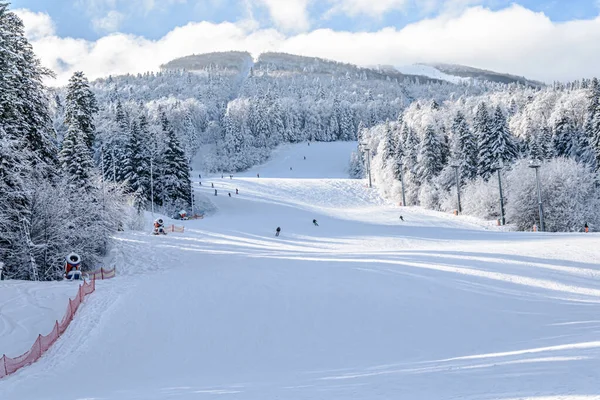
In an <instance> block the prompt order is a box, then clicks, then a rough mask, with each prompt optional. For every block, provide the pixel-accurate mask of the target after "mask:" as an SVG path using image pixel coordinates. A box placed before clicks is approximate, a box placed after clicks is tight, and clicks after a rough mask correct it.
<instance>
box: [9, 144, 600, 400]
mask: <svg viewBox="0 0 600 400" xmlns="http://www.w3.org/2000/svg"><path fill="white" fill-rule="evenodd" d="M353 146H355V143H316V144H315V143H313V144H311V145H310V146H308V145H307V144H306V143H302V144H298V145H293V146H287V147H284V148H281V149H279V150H278V152H276V153H275V154H274V156H273V157H272V159H271V161H269V162H267V163H266V164H264V165H262V166H260V167H256V168H252V169H250V170H249V171H248V172H246V173H243V174H240V175H236V176H234V177H233V179H230V178H229V177H228V176H225V177H224V178H221V176H220V175H218V176H213V177H203V186H202V187H199V186H198V183H197V182H196V183H195V190H196V194H197V196H202V195H204V196H205V198H206V199H209V200H210V201H211V202H212V203H213V204H214V207H215V209H216V210H218V211H217V212H216V213H215V214H214V215H212V216H210V217H208V218H206V219H204V220H198V221H186V222H184V224H185V228H186V231H185V233H183V234H177V233H174V234H169V235H168V236H166V237H156V236H151V235H149V233H148V232H138V233H136V232H128V233H124V234H121V236H119V237H118V242H119V246H120V248H121V250H122V251H123V253H124V254H125V255H126V260H125V263H124V264H123V266H122V268H121V274H120V276H119V277H118V278H117V279H114V280H112V281H108V282H105V283H104V285H102V287H100V288H99V289H98V290H97V291H96V293H94V294H93V295H92V296H90V297H89V298H88V299H87V300H86V302H85V303H84V305H83V307H82V308H81V309H80V311H79V314H78V315H77V317H76V318H75V320H74V322H73V324H72V325H71V326H70V328H69V329H68V331H67V332H66V333H65V335H64V336H63V337H62V338H61V339H59V341H58V342H57V344H56V345H55V346H54V347H53V348H52V349H51V350H50V351H49V352H48V353H46V355H45V356H44V357H43V358H42V359H41V360H40V361H39V362H38V363H36V364H35V365H32V366H30V367H27V368H25V369H23V370H21V371H20V372H18V373H17V374H15V375H14V376H10V377H8V378H6V379H3V380H1V381H0V394H1V398H2V399H3V400H4V399H7V400H16V399H19V400H33V399H36V400H37V399H40V398H43V399H47V400H63V399H83V398H98V399H108V400H125V399H147V400H159V399H160V400H166V399H171V398H177V399H183V400H188V399H208V398H214V396H215V395H222V396H225V397H226V398H229V399H252V400H254V399H255V400H259V399H260V400H262V399H276V398H278V399H317V398H326V399H329V400H335V399H340V400H342V399H343V400H347V399H392V398H407V399H415V398H421V399H432V400H433V399H435V400H437V399H450V398H461V399H482V398H486V399H517V398H518V399H538V400H539V399H542V398H561V399H578V400H581V399H592V398H595V396H596V395H597V394H598V393H600V386H599V385H598V382H599V378H600V373H599V372H598V371H599V370H600V369H599V368H598V367H599V366H600V343H599V342H598V341H597V331H598V329H599V327H600V325H599V323H598V313H599V312H600V309H599V305H600V280H599V278H600V271H599V269H600V268H599V266H598V264H597V260H598V259H600V246H598V245H597V244H598V240H599V237H598V236H597V235H583V234H555V235H550V234H533V233H502V232H497V231H487V230H485V229H482V228H480V227H478V226H476V225H473V224H471V223H469V222H468V221H465V220H463V219H462V218H456V217H453V216H451V215H446V214H440V213H432V212H423V211H421V210H420V209H417V208H414V209H412V208H411V209H402V208H399V207H397V206H394V205H389V204H387V203H385V202H384V201H383V200H381V199H380V198H379V197H378V196H377V195H376V193H375V191H374V190H370V189H367V188H366V187H365V182H364V181H360V180H348V179H345V178H344V176H345V168H346V166H347V163H348V157H349V151H350V150H351V149H352V147H353ZM304 157H306V160H304ZM290 167H291V168H292V169H291V170H290ZM257 173H258V174H260V178H258V177H257V176H256V174H257ZM211 183H212V184H214V186H215V189H217V190H218V196H216V197H215V196H214V189H212V188H211V187H210V185H211ZM235 189H238V190H239V194H237V195H236V194H235ZM228 193H231V194H232V196H231V197H229V196H228ZM400 215H403V217H404V219H405V222H402V221H401V220H400V219H399V216H400ZM313 219H317V221H318V223H319V225H320V226H318V227H317V226H313V224H312V220H313ZM169 223H170V222H169ZM175 223H177V224H180V222H175ZM277 226H280V227H281V228H282V233H281V236H280V237H278V238H277V237H275V236H274V233H275V228H276V227H277ZM65 377H79V379H71V380H68V379H66V378H65Z"/></svg>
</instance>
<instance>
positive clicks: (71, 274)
mask: <svg viewBox="0 0 600 400" xmlns="http://www.w3.org/2000/svg"><path fill="white" fill-rule="evenodd" d="M65 277H66V279H68V280H70V281H73V280H80V279H81V256H80V255H79V254H77V253H71V254H69V255H68V256H67V258H66V260H65Z"/></svg>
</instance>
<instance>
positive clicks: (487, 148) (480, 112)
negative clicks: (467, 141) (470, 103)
mask: <svg viewBox="0 0 600 400" xmlns="http://www.w3.org/2000/svg"><path fill="white" fill-rule="evenodd" d="M491 125H492V122H491V118H490V116H489V114H488V109H487V105H486V104H485V103H484V102H481V103H479V106H477V112H476V114H475V119H474V121H473V131H474V132H475V136H476V137H477V147H478V154H477V173H478V174H479V176H481V177H483V179H485V180H488V179H489V178H490V176H491V175H492V173H493V172H494V168H495V165H494V164H495V163H496V161H497V160H496V158H495V151H494V148H495V138H494V136H493V133H492V127H491Z"/></svg>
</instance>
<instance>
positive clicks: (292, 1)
mask: <svg viewBox="0 0 600 400" xmlns="http://www.w3.org/2000/svg"><path fill="white" fill-rule="evenodd" d="M251 1H252V2H253V3H256V4H260V5H263V6H265V7H267V9H268V10H269V14H270V16H271V19H272V20H273V22H274V23H275V24H276V25H277V26H278V27H279V28H281V29H283V30H286V31H304V30H307V29H308V28H309V26H310V23H309V19H308V11H307V7H308V3H309V2H310V0H251Z"/></svg>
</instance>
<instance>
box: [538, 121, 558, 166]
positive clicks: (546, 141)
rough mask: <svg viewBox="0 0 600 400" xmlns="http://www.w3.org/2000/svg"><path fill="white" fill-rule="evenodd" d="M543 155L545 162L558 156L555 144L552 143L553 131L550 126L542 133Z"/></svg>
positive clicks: (544, 128)
mask: <svg viewBox="0 0 600 400" xmlns="http://www.w3.org/2000/svg"><path fill="white" fill-rule="evenodd" d="M540 139H541V147H542V155H543V157H544V160H551V159H553V158H554V157H555V156H556V154H555V152H554V144H553V142H552V130H551V129H550V127H548V126H543V127H542V130H541V131H540Z"/></svg>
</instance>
